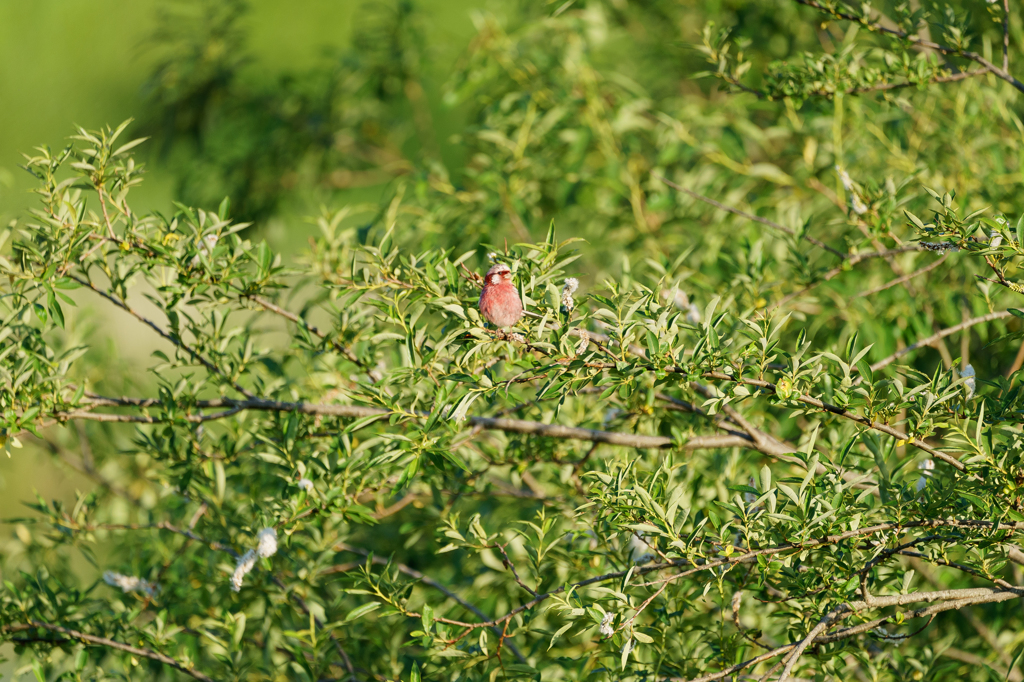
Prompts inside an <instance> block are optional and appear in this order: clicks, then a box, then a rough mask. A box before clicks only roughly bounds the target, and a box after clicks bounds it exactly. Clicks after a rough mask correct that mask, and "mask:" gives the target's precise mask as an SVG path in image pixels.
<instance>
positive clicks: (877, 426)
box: [703, 372, 967, 471]
mask: <svg viewBox="0 0 1024 682" xmlns="http://www.w3.org/2000/svg"><path fill="white" fill-rule="evenodd" d="M703 376H704V378H706V379H720V380H725V381H734V382H736V383H740V384H746V385H748V386H757V387H758V388H763V389H766V390H769V391H771V392H772V393H778V391H777V390H776V386H775V384H773V383H771V382H769V381H764V380H763V379H744V378H742V377H736V376H731V375H728V374H723V373H721V372H705V373H704V374H703ZM792 399H793V400H796V401H798V402H801V403H804V404H805V405H812V406H814V407H816V408H818V409H819V410H823V411H825V412H829V413H831V414H834V415H836V416H837V417H842V418H844V419H849V420H850V421H854V422H857V423H858V424H863V425H864V426H867V427H869V428H871V429H874V430H875V431H880V432H881V433H884V434H887V435H889V436H892V437H894V438H896V439H898V440H904V441H907V442H908V443H910V444H911V445H913V446H914V447H916V448H918V449H919V450H924V451H925V452H927V453H928V454H930V455H932V456H933V457H937V458H938V459H941V460H942V461H943V462H946V463H947V464H949V465H950V466H952V467H954V468H956V469H957V470H958V471H966V469H967V467H966V466H964V465H963V464H962V463H961V462H960V461H959V460H957V459H956V458H955V457H953V456H952V455H947V454H946V453H945V452H942V451H940V450H936V449H935V448H933V447H932V446H931V445H928V443H925V442H924V441H923V440H921V439H920V438H911V437H910V436H909V435H907V434H905V433H903V432H902V431H899V430H898V429H895V428H893V427H891V426H889V425H888V424H882V423H879V422H876V421H874V420H872V419H868V418H867V417H862V416H861V415H859V414H856V413H855V412H850V411H849V410H844V409H843V408H841V407H837V406H835V405H832V404H829V403H826V402H824V401H823V400H819V399H818V398H815V397H813V396H809V395H804V394H801V395H798V396H793V398H792Z"/></svg>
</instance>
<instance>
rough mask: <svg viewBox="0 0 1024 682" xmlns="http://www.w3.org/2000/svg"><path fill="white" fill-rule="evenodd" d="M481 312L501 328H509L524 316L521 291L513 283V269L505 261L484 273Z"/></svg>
mask: <svg viewBox="0 0 1024 682" xmlns="http://www.w3.org/2000/svg"><path fill="white" fill-rule="evenodd" d="M480 313H481V314H482V315H483V316H484V317H485V318H486V319H487V321H488V322H490V323H491V324H493V325H494V326H496V327H498V328H499V329H508V328H509V327H511V326H512V325H514V324H515V323H516V322H518V321H519V318H521V317H522V316H523V304H522V302H521V301H520V300H519V292H518V291H516V288H515V286H513V285H512V270H511V268H509V267H508V266H507V265H505V264H504V263H498V264H497V265H494V266H492V267H491V269H490V270H488V271H487V274H486V275H484V288H483V290H482V291H481V292H480Z"/></svg>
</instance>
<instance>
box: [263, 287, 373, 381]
mask: <svg viewBox="0 0 1024 682" xmlns="http://www.w3.org/2000/svg"><path fill="white" fill-rule="evenodd" d="M245 297H246V298H248V299H249V300H251V301H252V302H253V303H256V304H258V305H260V306H262V307H263V308H264V309H266V310H269V311H270V312H272V313H274V314H275V315H280V316H281V317H283V318H285V319H286V320H290V321H292V322H294V323H295V324H298V325H302V327H303V328H304V329H305V330H306V331H308V332H310V333H311V334H315V335H316V336H319V337H320V338H321V339H323V340H325V341H327V343H329V344H331V347H332V348H334V350H336V351H338V352H339V353H341V354H342V355H344V356H345V357H346V358H348V359H349V360H350V361H351V362H353V363H355V364H356V365H358V366H359V367H361V368H362V369H363V370H364V371H365V372H367V373H368V374H369V372H370V368H369V367H368V366H367V364H366V363H365V362H363V361H362V360H360V359H359V358H358V357H357V356H356V354H355V353H353V352H352V350H351V349H350V348H347V347H345V346H343V345H341V344H340V343H338V342H337V341H335V340H334V339H332V338H329V337H328V336H327V334H326V333H324V332H322V331H320V330H319V329H317V328H316V327H314V326H313V325H311V324H310V323H309V322H306V320H305V319H303V318H301V317H299V316H298V315H296V314H295V313H293V312H291V311H288V310H285V309H284V308H282V307H280V306H278V305H276V304H275V303H273V302H272V301H269V300H267V299H266V298H263V297H262V296H257V295H256V294H245ZM369 378H370V383H376V378H375V377H374V376H373V375H372V374H369Z"/></svg>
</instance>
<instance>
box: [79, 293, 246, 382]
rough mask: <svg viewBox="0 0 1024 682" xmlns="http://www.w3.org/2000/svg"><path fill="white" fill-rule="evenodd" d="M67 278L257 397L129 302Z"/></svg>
mask: <svg viewBox="0 0 1024 682" xmlns="http://www.w3.org/2000/svg"><path fill="white" fill-rule="evenodd" d="M67 276H68V277H69V278H71V279H73V280H75V281H76V282H78V283H79V284H81V285H82V286H84V287H87V288H89V289H92V290H93V291H95V292H96V293H97V294H99V295H100V296H102V297H103V298H105V299H107V300H108V301H110V302H111V303H113V304H114V305H116V306H117V307H118V308H120V309H122V310H124V311H125V312H126V313H128V314H129V315H131V316H132V317H134V318H135V319H137V320H139V321H140V322H142V323H143V324H145V325H146V326H148V327H149V328H150V329H152V330H153V331H155V332H156V333H157V334H159V335H160V336H162V337H163V338H165V339H167V340H168V341H170V342H171V343H172V344H174V345H175V346H177V347H178V348H181V349H182V350H184V351H185V352H187V353H188V354H189V355H190V356H192V359H193V360H195V361H196V362H198V363H199V364H201V365H202V366H203V367H205V368H206V369H208V370H209V371H211V372H213V373H214V374H217V375H219V376H221V377H223V378H224V379H225V380H226V381H228V382H229V383H230V384H231V385H232V386H234V388H235V390H236V391H238V392H239V393H241V394H242V395H244V396H245V397H247V398H255V397H256V396H254V395H253V394H252V393H250V392H249V391H247V390H245V389H244V388H242V387H241V386H240V385H239V384H238V382H237V381H235V380H233V379H231V378H230V377H228V375H226V374H225V373H224V372H223V371H222V370H221V368H220V367H218V366H217V365H215V364H213V363H212V362H210V361H209V360H207V359H206V358H204V357H203V356H202V355H200V354H199V352H198V351H196V350H195V349H194V348H192V347H191V346H189V345H188V344H187V343H185V341H184V340H182V339H180V338H175V337H174V336H171V335H170V334H169V333H167V332H165V331H164V330H163V329H162V328H161V327H160V325H158V324H156V323H155V322H153V321H152V320H150V319H149V318H146V317H143V316H142V315H140V314H139V313H137V312H136V311H135V310H134V309H132V308H131V306H129V305H128V303H127V302H125V301H119V300H118V299H116V298H114V297H113V296H111V295H110V294H108V293H107V292H106V291H103V290H102V289H99V288H97V287H96V286H95V285H94V284H93V283H92V282H90V281H89V280H87V279H82V278H81V277H79V276H77V275H71V274H69V275H67Z"/></svg>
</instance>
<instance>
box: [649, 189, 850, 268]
mask: <svg viewBox="0 0 1024 682" xmlns="http://www.w3.org/2000/svg"><path fill="white" fill-rule="evenodd" d="M651 177H654V178H657V179H658V180H660V181H661V182H663V183H665V184H666V185H668V186H669V187H671V188H672V189H674V190H678V191H680V192H682V193H684V194H686V195H688V196H690V197H693V198H694V199H697V200H698V201H703V202H704V203H706V204H710V205H711V206H714V207H715V208H717V209H721V210H723V211H727V212H729V213H732V214H734V215H738V216H740V217H742V218H746V219H747V220H752V221H754V222H755V223H760V224H762V225H766V226H768V227H770V228H772V229H773V230H778V231H779V232H784V233H786V234H788V235H789V236H791V237H796V236H797V234H796V230H793V229H792V228H789V227H786V226H785V225H780V224H779V223H777V222H775V221H773V220H768V219H767V218H762V217H761V216H757V215H754V214H753V213H747V212H746V211H741V210H740V209H738V208H733V207H732V206H727V205H725V204H723V203H720V202H718V201H715V200H714V199H711V198H710V197H706V196H704V195H703V194H697V193H696V192H694V191H692V190H689V189H687V188H685V187H682V186H680V185H677V184H676V183H674V182H672V181H671V180H668V179H666V178H663V177H662V176H660V175H658V174H656V173H651ZM800 238H801V239H804V240H806V241H809V242H810V243H812V244H814V245H815V246H818V247H821V248H823V249H825V250H826V251H828V252H829V253H833V254H835V255H837V256H839V257H840V258H843V259H845V258H847V254H845V253H843V252H842V251H837V250H836V249H833V248H832V247H831V246H829V245H828V244H826V243H825V242H822V241H820V240H817V239H815V238H814V237H811V236H810V235H806V234H804V235H801V236H800Z"/></svg>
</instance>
